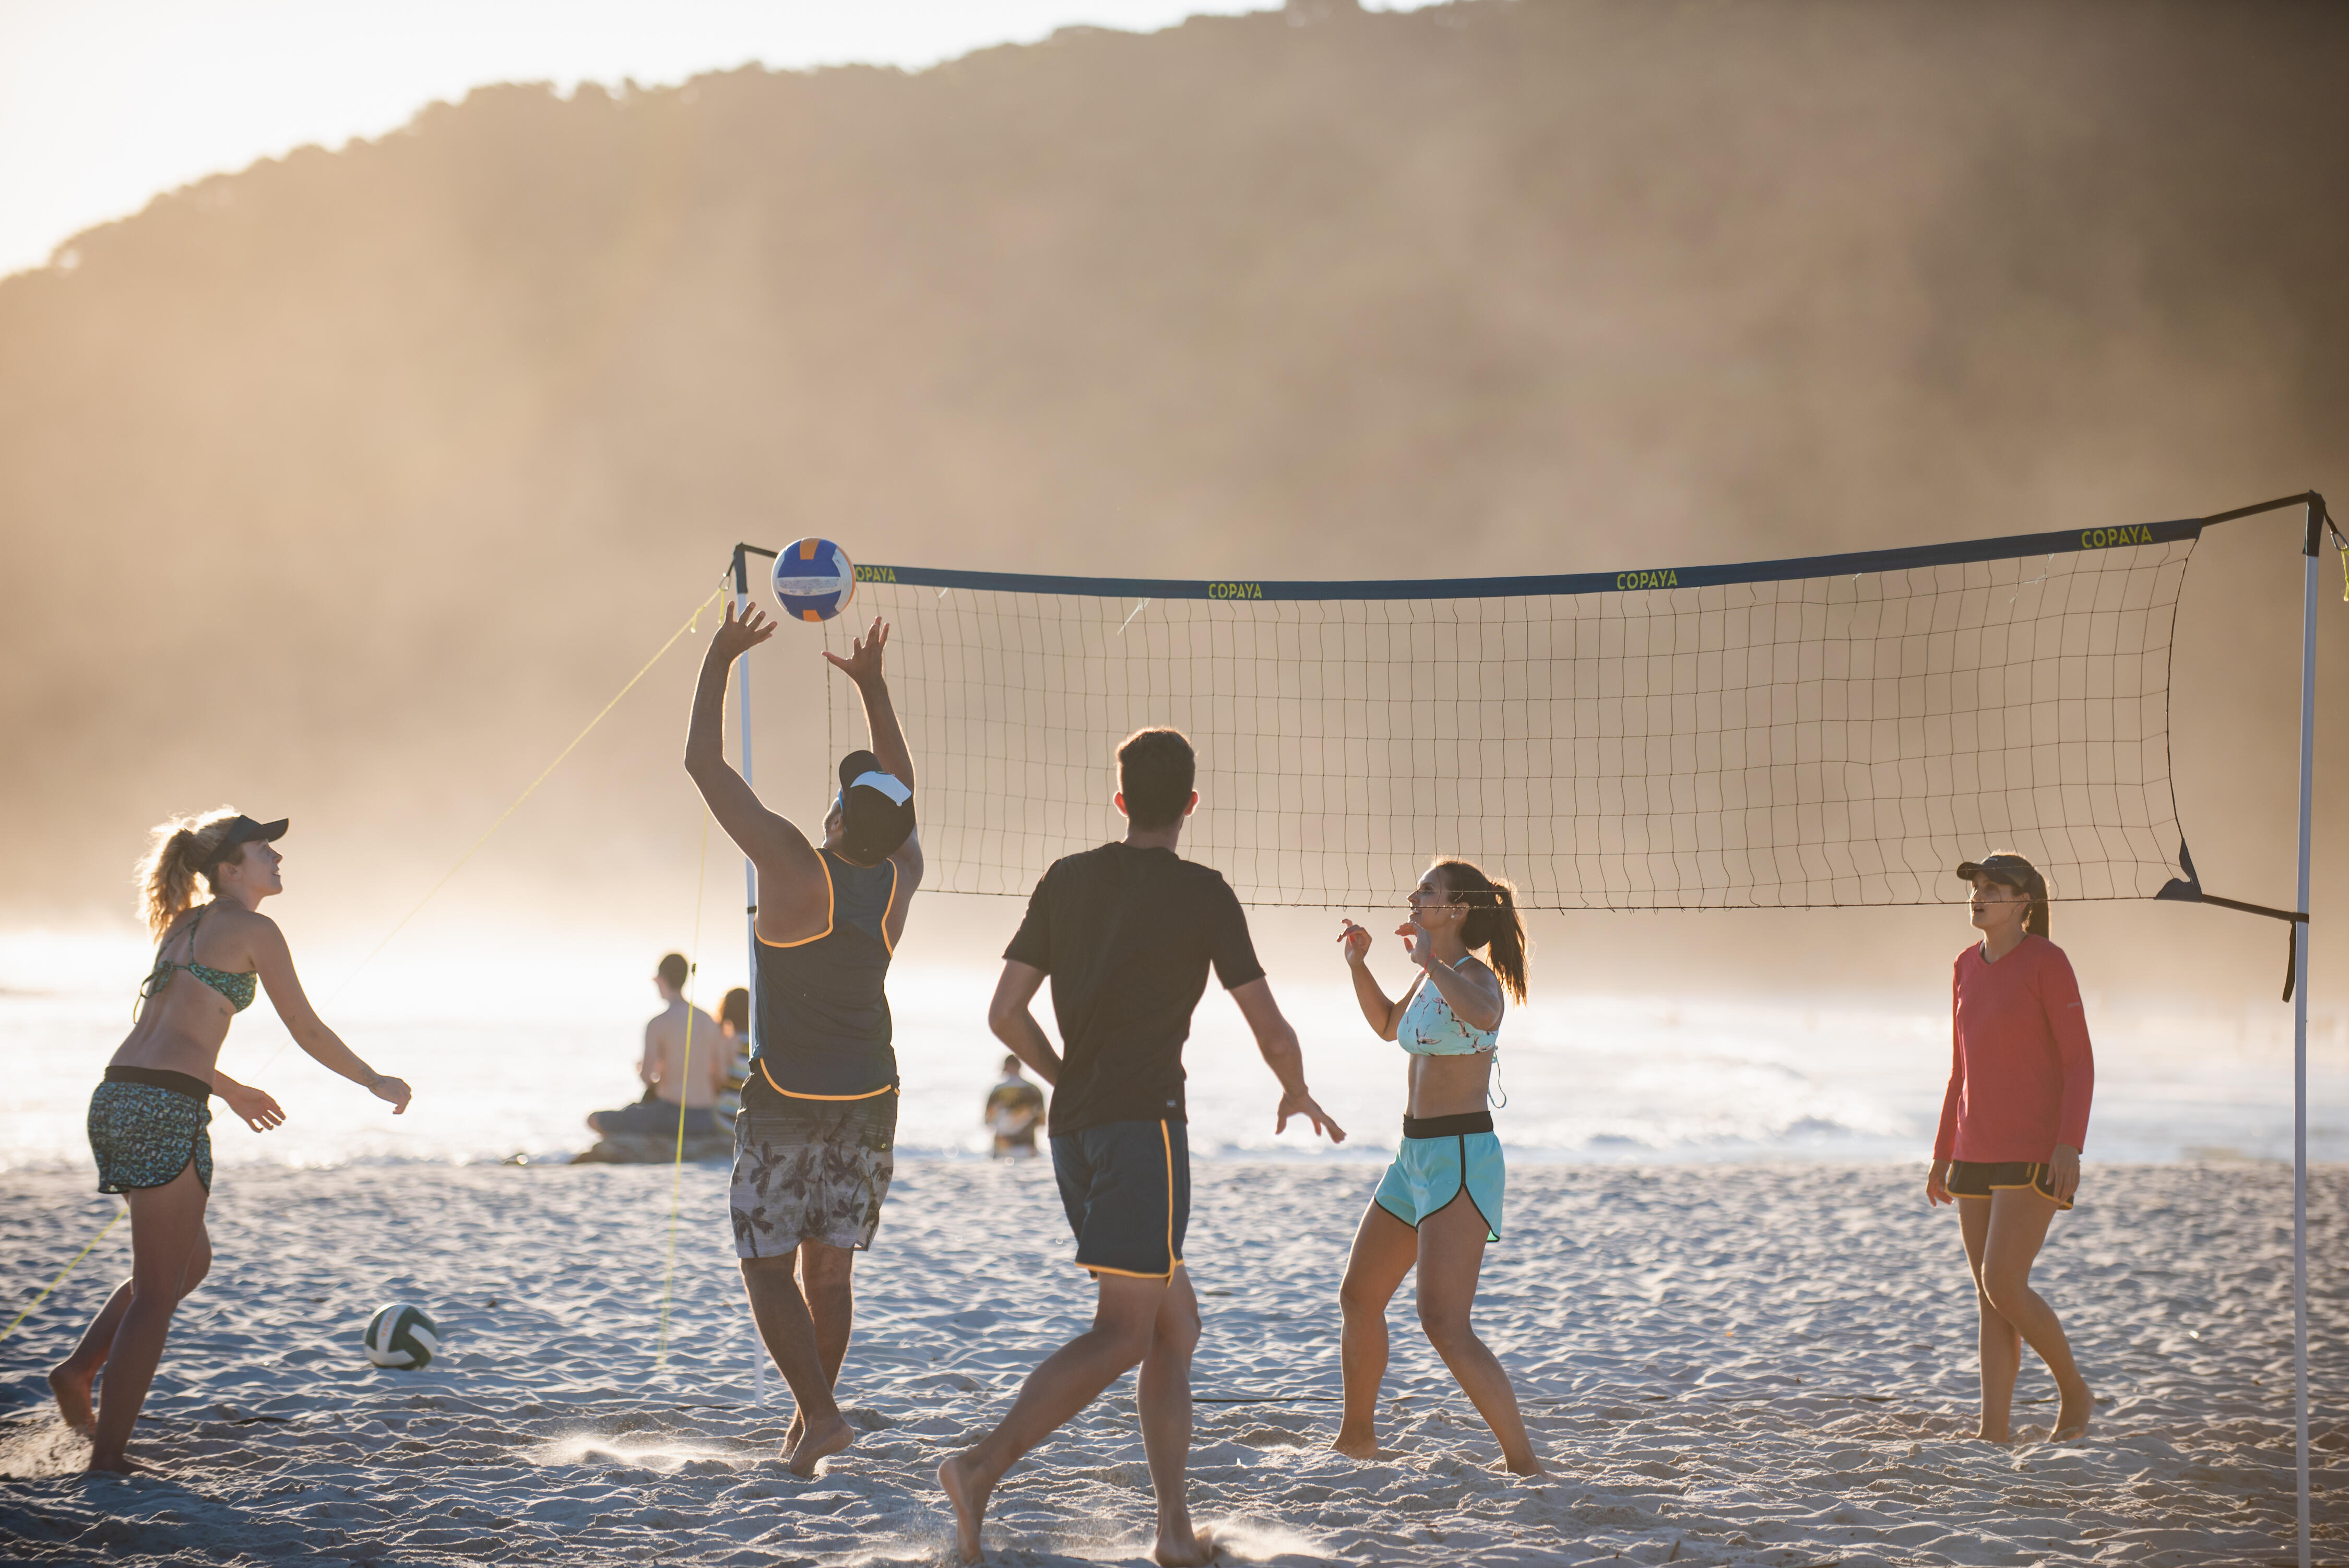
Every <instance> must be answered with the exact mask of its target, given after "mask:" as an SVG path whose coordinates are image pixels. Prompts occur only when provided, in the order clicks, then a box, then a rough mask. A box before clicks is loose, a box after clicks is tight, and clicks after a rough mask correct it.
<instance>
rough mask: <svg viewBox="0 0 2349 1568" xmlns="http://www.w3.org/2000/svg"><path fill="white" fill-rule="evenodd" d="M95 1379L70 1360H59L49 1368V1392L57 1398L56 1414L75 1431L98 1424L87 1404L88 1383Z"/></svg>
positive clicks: (95, 1378)
mask: <svg viewBox="0 0 2349 1568" xmlns="http://www.w3.org/2000/svg"><path fill="white" fill-rule="evenodd" d="M97 1381H98V1378H97V1377H96V1376H95V1375H93V1374H87V1373H84V1372H82V1371H81V1370H80V1369H79V1368H78V1367H75V1366H74V1364H73V1363H72V1362H70V1361H60V1362H58V1363H57V1365H56V1366H55V1367H50V1368H49V1392H50V1393H51V1394H52V1395H54V1396H56V1398H57V1414H58V1415H60V1416H62V1417H64V1418H65V1423H66V1425H67V1426H68V1427H71V1428H72V1429H74V1430H75V1431H77V1432H87V1431H88V1430H90V1429H92V1428H94V1427H96V1426H97V1425H98V1418H97V1417H96V1416H95V1415H94V1414H93V1413H92V1412H91V1410H90V1405H89V1390H90V1385H91V1384H93V1383H95V1382H97Z"/></svg>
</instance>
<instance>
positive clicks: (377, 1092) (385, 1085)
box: [367, 1073, 414, 1116]
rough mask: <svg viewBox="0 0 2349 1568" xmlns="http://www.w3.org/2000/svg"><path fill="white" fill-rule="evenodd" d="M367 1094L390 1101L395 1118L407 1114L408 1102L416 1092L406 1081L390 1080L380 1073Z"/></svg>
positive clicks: (401, 1079) (370, 1085)
mask: <svg viewBox="0 0 2349 1568" xmlns="http://www.w3.org/2000/svg"><path fill="white" fill-rule="evenodd" d="M367 1093H369V1094H371V1095H373V1096H375V1097H376V1099H380V1100H387V1101H388V1102H389V1103H390V1105H391V1114H392V1115H394V1116H398V1115H401V1114H403V1113H404V1112H406V1110H407V1109H408V1102H409V1099H411V1098H413V1095H414V1091H413V1090H412V1089H410V1088H409V1087H408V1083H407V1080H406V1079H404V1078H390V1077H388V1076H386V1075H385V1074H382V1073H378V1074H377V1075H376V1078H375V1081H374V1082H373V1083H371V1084H369V1085H367Z"/></svg>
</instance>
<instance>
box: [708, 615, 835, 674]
mask: <svg viewBox="0 0 2349 1568" xmlns="http://www.w3.org/2000/svg"><path fill="white" fill-rule="evenodd" d="M774 634H775V623H774V622H772V621H771V620H769V619H767V613H766V612H765V611H764V610H761V609H760V608H759V606H757V605H756V604H745V605H743V606H742V618H741V619H740V620H739V621H738V620H736V619H735V618H734V602H733V601H732V600H728V601H727V602H726V621H725V624H722V625H720V626H719V628H718V630H717V631H716V632H715V633H714V634H711V636H710V639H709V652H710V654H711V655H712V656H713V657H716V658H720V659H723V660H725V661H726V662H727V663H728V664H732V663H733V662H734V661H735V660H736V659H739V658H740V657H741V656H742V655H744V654H747V653H749V652H750V650H751V649H752V648H755V647H757V646H758V645H760V644H761V643H763V642H765V641H766V640H767V639H768V638H769V637H771V636H773V635H774ZM827 656H829V655H827Z"/></svg>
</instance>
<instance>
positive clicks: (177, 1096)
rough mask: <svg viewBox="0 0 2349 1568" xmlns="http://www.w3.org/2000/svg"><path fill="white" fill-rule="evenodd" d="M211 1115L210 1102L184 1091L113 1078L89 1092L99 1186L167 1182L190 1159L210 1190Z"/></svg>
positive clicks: (127, 1187) (113, 1188)
mask: <svg viewBox="0 0 2349 1568" xmlns="http://www.w3.org/2000/svg"><path fill="white" fill-rule="evenodd" d="M115 1070H116V1071H118V1072H119V1071H120V1070H121V1069H119V1068H117V1069H115ZM156 1076H159V1077H174V1078H176V1077H178V1076H179V1075H177V1074H168V1075H164V1074H159V1075H156ZM211 1127H212V1107H211V1105H210V1104H209V1102H207V1101H205V1100H202V1099H194V1098H193V1097H192V1096H191V1095H190V1094H188V1093H186V1092H184V1091H181V1090H179V1089H171V1088H158V1087H156V1086H155V1085H153V1084H151V1083H129V1082H121V1081H118V1080H117V1079H114V1078H109V1079H108V1080H107V1081H106V1082H104V1083H102V1084H99V1085H98V1088H97V1090H96V1092H94V1093H93V1094H91V1096H90V1097H89V1151H90V1153H91V1154H93V1155H95V1156H97V1159H98V1191H101V1192H131V1191H140V1190H142V1189H145V1188H149V1187H161V1186H165V1185H167V1184H168V1183H170V1182H171V1181H176V1180H177V1179H178V1178H179V1174H180V1172H181V1171H185V1170H186V1169H187V1168H188V1164H189V1162H190V1161H194V1163H195V1167H196V1180H197V1181H201V1182H202V1183H203V1188H204V1191H207V1192H209V1191H212V1132H211Z"/></svg>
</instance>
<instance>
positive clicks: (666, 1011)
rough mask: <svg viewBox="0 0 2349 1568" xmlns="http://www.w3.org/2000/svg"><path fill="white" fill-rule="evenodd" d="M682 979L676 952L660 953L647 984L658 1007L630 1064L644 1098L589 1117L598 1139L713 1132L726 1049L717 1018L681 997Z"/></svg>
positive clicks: (694, 1135)
mask: <svg viewBox="0 0 2349 1568" xmlns="http://www.w3.org/2000/svg"><path fill="white" fill-rule="evenodd" d="M687 977H688V970H687V966H686V962H685V954H682V953H670V954H663V955H662V958H661V961H660V963H659V964H658V965H655V966H654V969H653V988H654V989H655V990H657V991H658V992H659V993H660V999H661V1010H660V1011H659V1012H657V1013H656V1014H654V1015H653V1016H652V1020H651V1021H650V1022H649V1023H647V1024H646V1025H645V1053H644V1056H643V1057H641V1058H640V1059H639V1060H638V1061H637V1063H636V1077H637V1078H640V1079H641V1080H643V1083H644V1086H645V1098H644V1099H640V1100H638V1101H636V1104H634V1105H629V1106H623V1107H621V1108H620V1109H618V1110H599V1111H595V1112H594V1113H592V1114H591V1115H589V1117H588V1118H587V1126H588V1129H589V1130H591V1131H593V1132H595V1134H597V1135H598V1136H599V1137H604V1138H612V1137H626V1136H627V1135H629V1134H632V1133H634V1134H646V1135H652V1136H671V1137H673V1136H676V1135H677V1133H678V1130H679V1129H680V1127H681V1128H682V1130H683V1132H684V1136H686V1137H688V1138H703V1137H707V1136H709V1134H710V1133H712V1132H714V1131H716V1130H717V1129H718V1121H717V1112H716V1109H715V1108H716V1106H717V1104H718V1096H719V1093H720V1092H721V1091H723V1090H724V1088H726V1068H727V1064H728V1061H729V1060H730V1057H731V1056H732V1053H731V1052H730V1051H729V1050H727V1048H726V1045H725V1039H724V1037H723V1036H721V1035H720V1034H719V1029H718V1021H717V1020H716V1019H715V1018H712V1017H711V1016H709V1014H707V1013H705V1012H703V1011H702V1010H701V1009H700V1008H698V1007H696V1006H693V1005H692V1004H691V1003H689V1002H688V1001H687V1000H686V999H685V982H686V979H687ZM680 1108H682V1115H681V1116H680V1114H679V1112H680Z"/></svg>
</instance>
